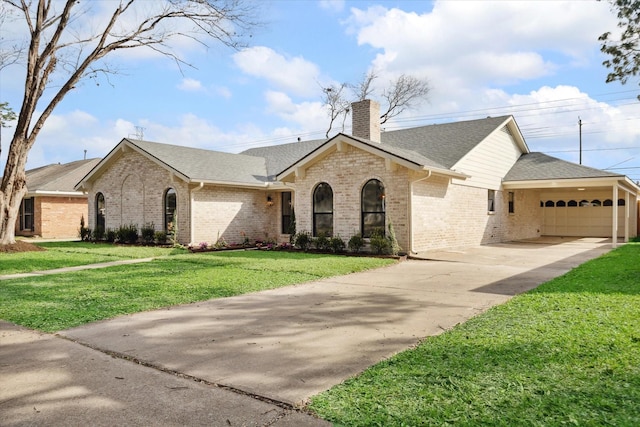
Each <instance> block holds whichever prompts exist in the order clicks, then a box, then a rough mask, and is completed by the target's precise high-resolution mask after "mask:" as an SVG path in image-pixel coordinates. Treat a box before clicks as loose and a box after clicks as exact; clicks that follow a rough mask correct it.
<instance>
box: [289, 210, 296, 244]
mask: <svg viewBox="0 0 640 427" xmlns="http://www.w3.org/2000/svg"><path fill="white" fill-rule="evenodd" d="M287 231H288V232H289V243H293V242H294V239H295V236H296V211H295V209H294V208H293V207H291V220H290V221H289V229H288V230H287Z"/></svg>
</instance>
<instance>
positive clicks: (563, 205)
mask: <svg viewBox="0 0 640 427" xmlns="http://www.w3.org/2000/svg"><path fill="white" fill-rule="evenodd" d="M565 206H567V204H566V203H565V202H564V200H558V201H557V202H556V207H558V208H564V207H565Z"/></svg>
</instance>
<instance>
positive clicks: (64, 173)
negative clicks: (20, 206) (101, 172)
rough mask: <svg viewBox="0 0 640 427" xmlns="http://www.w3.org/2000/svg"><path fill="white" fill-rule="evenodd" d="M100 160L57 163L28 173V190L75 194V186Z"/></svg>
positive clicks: (32, 191)
mask: <svg viewBox="0 0 640 427" xmlns="http://www.w3.org/2000/svg"><path fill="white" fill-rule="evenodd" d="M98 162H100V159H87V160H77V161H75V162H70V163H64V164H60V163H55V164H51V165H47V166H42V167H39V168H35V169H30V170H28V171H26V176H27V189H28V191H29V192H31V193H35V192H75V191H76V190H75V189H74V186H75V185H76V183H77V182H78V181H80V179H82V177H84V176H85V175H86V174H87V173H88V172H89V171H90V170H91V169H93V167H94V166H95V165H97V164H98Z"/></svg>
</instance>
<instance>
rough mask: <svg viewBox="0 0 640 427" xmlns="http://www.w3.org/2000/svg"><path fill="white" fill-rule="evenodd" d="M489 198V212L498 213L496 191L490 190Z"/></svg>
mask: <svg viewBox="0 0 640 427" xmlns="http://www.w3.org/2000/svg"><path fill="white" fill-rule="evenodd" d="M487 194H488V196H487V201H488V207H487V210H488V211H489V212H495V211H496V190H489V191H488V192H487Z"/></svg>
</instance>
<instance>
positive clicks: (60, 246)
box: [0, 242, 186, 274]
mask: <svg viewBox="0 0 640 427" xmlns="http://www.w3.org/2000/svg"><path fill="white" fill-rule="evenodd" d="M37 246H41V247H43V248H45V249H47V250H46V251H44V252H17V253H8V254H2V255H0V274H15V273H30V272H33V271H41V270H52V269H56V268H61V267H74V266H78V265H85V264H95V263H100V262H109V261H117V260H122V259H133V258H148V257H158V256H165V255H170V254H175V253H185V252H186V250H181V249H173V248H162V247H153V246H118V245H108V244H95V243H88V242H42V243H38V245H37Z"/></svg>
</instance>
